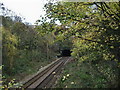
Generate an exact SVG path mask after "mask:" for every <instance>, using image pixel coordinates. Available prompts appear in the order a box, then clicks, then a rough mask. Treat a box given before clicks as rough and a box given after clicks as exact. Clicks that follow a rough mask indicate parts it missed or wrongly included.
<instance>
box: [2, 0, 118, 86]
mask: <svg viewBox="0 0 120 90" xmlns="http://www.w3.org/2000/svg"><path fill="white" fill-rule="evenodd" d="M119 5H120V4H119V2H114V3H113V2H112V3H106V2H99V3H97V2H84V3H83V2H55V3H52V2H49V3H47V4H46V5H45V7H44V8H45V11H46V15H45V16H44V17H42V20H38V21H37V23H36V27H35V28H31V27H30V26H29V25H27V24H24V23H22V22H21V20H19V21H13V20H12V19H11V18H9V17H3V18H2V19H3V22H4V23H3V27H2V30H3V65H4V67H3V73H4V75H5V76H6V77H11V76H13V75H19V74H20V73H23V72H33V71H34V68H35V69H36V67H34V66H37V68H38V66H41V65H45V64H47V63H48V62H50V60H52V59H53V58H54V57H55V56H56V55H57V53H59V50H61V49H63V48H69V49H71V51H72V53H71V55H72V57H73V58H74V59H75V61H73V62H74V63H73V62H72V63H69V64H68V65H67V66H66V68H65V70H64V71H63V77H61V79H60V80H59V82H58V85H57V87H62V88H65V87H66V88H83V87H84V88H110V87H118V84H119V82H118V81H120V80H119V68H120V63H119V60H120V50H119V49H120V27H119V25H120V23H119V22H120V9H119ZM48 19H49V20H48ZM47 20H48V21H47ZM39 22H40V24H39ZM56 22H60V24H61V25H57V24H56ZM46 61H47V62H46ZM44 62H45V64H44ZM27 74H28V73H27Z"/></svg>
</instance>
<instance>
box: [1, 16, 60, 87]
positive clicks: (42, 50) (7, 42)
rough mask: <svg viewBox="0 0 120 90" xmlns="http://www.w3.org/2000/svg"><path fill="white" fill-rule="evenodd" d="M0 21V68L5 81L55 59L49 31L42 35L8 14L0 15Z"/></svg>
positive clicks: (35, 69) (37, 68)
mask: <svg viewBox="0 0 120 90" xmlns="http://www.w3.org/2000/svg"><path fill="white" fill-rule="evenodd" d="M2 22H3V23H2V25H3V26H2V27H1V29H2V59H3V61H2V64H3V69H2V71H3V76H4V77H3V80H4V81H5V82H6V83H7V82H8V81H10V80H11V79H16V80H17V81H19V80H21V79H23V76H24V77H25V76H27V75H29V74H33V73H35V72H37V71H38V70H39V69H40V68H41V67H43V66H45V65H47V64H49V63H50V62H52V61H53V60H55V59H56V57H55V56H56V54H57V53H59V52H58V51H57V50H58V48H57V47H56V44H55V43H52V42H53V40H54V37H53V35H52V34H51V32H48V33H45V34H44V33H42V32H41V31H42V30H43V29H42V28H39V27H38V28H34V27H33V26H31V25H28V24H24V23H23V22H22V20H16V19H15V20H13V18H11V17H8V16H2ZM44 25H45V24H43V25H41V27H42V26H44ZM48 30H49V28H48ZM43 34H44V35H43ZM53 47H54V48H53ZM5 87H7V86H5Z"/></svg>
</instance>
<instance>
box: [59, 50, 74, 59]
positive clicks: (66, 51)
mask: <svg viewBox="0 0 120 90" xmlns="http://www.w3.org/2000/svg"><path fill="white" fill-rule="evenodd" d="M71 53H72V52H71V51H70V50H69V49H66V50H61V56H63V57H64V56H71Z"/></svg>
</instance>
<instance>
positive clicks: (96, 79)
mask: <svg viewBox="0 0 120 90" xmlns="http://www.w3.org/2000/svg"><path fill="white" fill-rule="evenodd" d="M110 63H111V62H110V61H106V62H105V61H101V62H100V63H99V64H96V65H94V64H92V63H90V62H86V61H85V62H79V61H72V62H70V63H69V64H67V65H66V67H65V69H64V71H63V73H62V77H61V78H60V79H59V81H58V83H57V86H56V87H57V88H117V87H118V83H119V81H118V76H119V74H118V73H119V72H118V69H117V70H116V68H117V67H116V66H114V65H113V66H112V67H111V65H109V64H110ZM114 63H115V62H114ZM112 64H113V62H112ZM113 69H114V70H113Z"/></svg>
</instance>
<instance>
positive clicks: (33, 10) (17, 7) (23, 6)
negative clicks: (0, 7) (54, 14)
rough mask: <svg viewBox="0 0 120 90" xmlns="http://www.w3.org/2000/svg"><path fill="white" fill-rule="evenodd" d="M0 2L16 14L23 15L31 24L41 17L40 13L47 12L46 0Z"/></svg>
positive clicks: (4, 0)
mask: <svg viewBox="0 0 120 90" xmlns="http://www.w3.org/2000/svg"><path fill="white" fill-rule="evenodd" d="M0 2H2V3H3V4H4V6H5V7H7V8H8V9H10V10H12V11H14V12H15V13H16V14H20V15H22V16H23V17H24V18H25V20H26V21H27V22H29V23H31V24H34V23H35V22H36V20H38V19H40V15H44V14H45V12H44V11H43V6H44V4H45V3H46V0H1V1H0Z"/></svg>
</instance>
